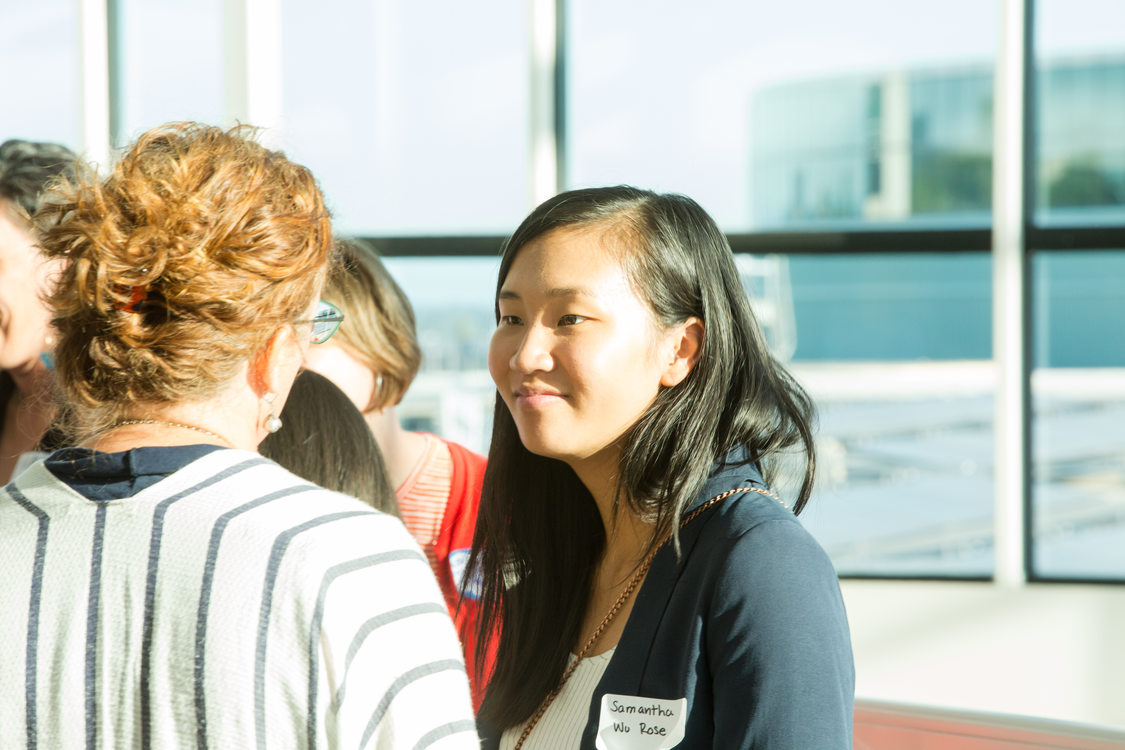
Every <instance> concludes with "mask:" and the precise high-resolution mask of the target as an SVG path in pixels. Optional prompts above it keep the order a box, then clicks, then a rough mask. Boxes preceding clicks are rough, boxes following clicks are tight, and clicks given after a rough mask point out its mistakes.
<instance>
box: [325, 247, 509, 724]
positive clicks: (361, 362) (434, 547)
mask: <svg viewBox="0 0 1125 750" xmlns="http://www.w3.org/2000/svg"><path fill="white" fill-rule="evenodd" d="M337 249H338V253H339V263H338V264H337V266H336V267H334V269H333V272H332V273H331V274H329V277H328V281H327V283H326V284H325V286H324V297H325V298H326V299H328V300H331V302H332V303H333V304H334V305H336V306H337V307H338V308H339V309H340V310H343V311H344V313H345V314H346V315H347V317H348V320H349V325H348V326H347V327H345V328H344V329H343V330H342V331H341V332H340V335H339V336H337V337H336V338H334V339H332V341H331V342H329V343H328V344H326V345H325V346H318V347H316V348H315V349H314V350H311V351H310V352H309V355H308V357H307V363H308V367H309V368H310V369H312V370H315V371H317V372H319V373H320V374H321V375H324V376H325V377H327V378H329V379H330V380H332V381H333V382H334V383H336V385H338V386H339V387H340V389H341V390H343V391H344V393H346V394H348V397H349V398H351V400H352V402H353V403H354V404H355V405H356V407H357V408H358V409H359V410H360V411H361V412H363V415H364V417H365V418H366V419H367V424H368V426H369V427H370V428H371V433H372V434H373V435H374V436H375V440H376V442H378V444H379V449H380V450H381V451H382V453H383V457H384V459H385V460H386V464H387V471H388V473H389V475H390V481H391V485H392V486H393V487H394V488H395V499H396V500H397V502H398V508H399V511H400V513H401V514H402V520H403V523H404V524H406V528H407V530H408V531H410V533H411V535H413V537H414V539H415V540H416V541H417V542H418V544H419V545H421V547H422V551H423V552H425V553H426V557H427V558H428V559H429V561H430V565H431V567H432V568H433V571H434V575H435V576H436V577H437V580H438V584H439V585H440V586H441V590H442V594H443V595H444V597H445V602H446V605H447V606H448V607H449V612H450V614H451V615H452V616H453V620H454V622H455V623H456V625H457V629H458V633H459V634H460V636H461V640H462V643H463V645H464V649H465V658H466V661H467V662H468V664H469V675H470V678H471V679H473V695H474V704H479V702H480V699H482V698H483V696H484V693H483V690H482V682H483V680H480V679H476V678H475V673H476V672H477V671H478V670H477V669H476V656H475V653H476V640H477V636H476V633H475V623H476V611H477V604H476V601H475V598H474V594H473V590H472V587H471V586H468V585H466V576H465V563H466V561H467V560H468V557H469V548H470V547H471V546H472V542H473V529H474V527H475V524H476V517H477V507H478V504H479V502H480V488H481V481H482V479H483V477H484V469H485V458H484V456H480V455H477V454H476V453H473V452H472V451H470V450H469V449H468V448H465V447H464V446H462V445H459V444H458V443H455V442H453V441H451V440H445V439H443V438H441V437H439V436H437V435H431V434H429V433H424V432H413V431H410V430H407V429H405V428H404V427H403V426H402V423H401V422H400V421H399V418H398V414H397V413H396V407H397V406H398V404H399V402H400V401H402V398H403V396H404V395H405V394H406V391H407V389H408V388H409V387H410V384H411V383H412V382H413V381H414V376H415V375H417V374H418V369H419V367H420V366H421V363H422V350H421V348H420V347H419V345H418V334H417V330H416V327H415V322H414V310H413V308H412V306H411V304H410V300H409V299H407V297H406V294H405V293H404V292H403V291H402V289H401V288H400V287H399V285H398V284H397V283H395V280H394V278H392V277H391V274H390V272H389V271H387V268H386V266H384V265H383V263H382V261H381V260H379V256H378V255H377V254H376V252H375V250H374V249H373V248H371V247H369V246H367V245H365V244H363V243H362V242H359V241H357V240H344V239H341V240H338V241H337ZM488 663H489V659H488V658H485V659H484V660H483V662H482V664H484V665H485V669H484V670H483V671H484V673H487V671H488V668H487V664H488Z"/></svg>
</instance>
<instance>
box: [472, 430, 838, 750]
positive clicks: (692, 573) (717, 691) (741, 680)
mask: <svg viewBox="0 0 1125 750" xmlns="http://www.w3.org/2000/svg"><path fill="white" fill-rule="evenodd" d="M735 455H737V456H738V457H739V458H740V459H741V460H742V461H745V452H744V451H740V452H738V453H737V454H732V458H734V456H735ZM748 486H754V487H760V488H765V485H764V483H763V481H762V477H761V475H760V474H759V473H758V471H757V469H756V468H755V467H754V466H753V465H752V464H750V463H746V462H742V463H723V464H719V465H717V467H716V468H715V469H714V470H713V471H712V474H711V477H710V478H709V479H708V481H707V483H706V485H705V486H704V488H703V490H702V491H701V492H700V493H699V495H698V497H696V499H695V501H694V502H693V503H692V506H691V509H689V512H690V510H693V509H695V508H697V507H699V506H700V505H702V504H703V503H704V502H706V501H707V500H709V499H710V498H712V497H714V496H716V495H718V494H720V493H722V492H725V491H726V490H729V489H734V488H736V487H748ZM686 515H687V514H686V513H685V516H686ZM680 543H681V545H682V550H683V557H682V559H681V560H680V561H677V560H676V556H675V553H674V551H673V549H672V546H671V545H670V544H667V545H665V546H664V547H663V548H662V549H661V550H660V552H658V553H657V555H656V557H655V559H654V560H653V563H652V568H651V569H650V570H649V572H648V575H647V576H646V578H645V581H644V583H643V585H642V586H641V589H640V591H639V592H638V594H637V600H636V602H635V603H634V605H633V610H632V613H631V614H630V615H629V621H628V622H627V623H626V626H625V630H624V632H623V633H622V635H621V640H620V641H619V642H618V644H617V649H616V651H615V652H614V654H613V657H612V658H611V660H610V662H609V665H608V666H607V667H606V671H605V674H604V676H603V677H602V680H601V682H600V683H598V687H597V689H596V690H595V691H594V696H593V698H592V699H591V701H590V715H589V721H588V723H587V725H586V731H585V734H584V735H583V738H582V745H581V747H582V748H583V749H584V750H585V749H589V750H593V748H594V741H595V735H596V734H597V730H598V721H599V714H600V711H601V703H602V696H603V695H605V694H607V693H611V694H616V695H630V696H644V697H646V698H663V699H679V698H686V699H687V726H686V729H685V735H684V739H683V741H682V742H681V743H680V744H679V745H677V747H679V748H711V747H714V748H723V749H724V750H728V749H733V748H754V749H755V750H836V749H837V748H850V747H851V746H852V745H851V742H852V700H853V695H854V684H855V672H854V668H853V664H852V650H851V639H850V636H849V634H848V623H847V618H846V616H845V614H844V604H843V600H842V599H841V596H840V586H839V582H838V580H837V577H836V572H835V570H834V569H833V567H832V564H831V562H829V560H828V556H827V555H826V554H825V553H824V551H823V550H822V549H821V547H820V545H818V544H817V542H816V541H815V540H814V539H813V538H812V536H811V535H810V534H809V533H808V532H807V531H805V529H804V527H803V526H801V524H800V522H798V521H797V519H796V518H795V517H794V516H793V514H792V513H790V512H789V511H788V510H786V509H785V508H784V507H782V506H781V504H780V503H778V501H777V500H774V499H773V498H771V497H768V496H765V495H761V494H759V493H756V492H750V493H741V494H738V495H733V496H731V497H729V498H727V499H726V500H723V501H720V502H719V503H716V504H715V505H713V506H712V507H711V508H710V509H708V510H706V511H704V512H703V513H702V514H701V515H700V516H699V517H698V518H696V519H695V520H694V521H692V522H691V523H689V524H688V525H687V526H686V527H684V529H683V530H682V531H681V532H680ZM530 666H531V665H529V667H530ZM480 729H481V736H482V737H483V738H484V739H485V743H484V747H496V746H498V744H499V735H500V733H499V732H496V731H490V730H489V728H488V727H480Z"/></svg>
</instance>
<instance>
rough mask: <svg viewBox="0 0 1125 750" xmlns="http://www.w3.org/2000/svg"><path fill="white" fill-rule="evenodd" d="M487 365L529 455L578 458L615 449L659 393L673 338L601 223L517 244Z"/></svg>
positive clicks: (666, 371)
mask: <svg viewBox="0 0 1125 750" xmlns="http://www.w3.org/2000/svg"><path fill="white" fill-rule="evenodd" d="M499 307H500V323H499V326H498V327H497V329H496V332H495V333H494V334H493V336H492V346H491V348H490V349H489V356H488V369H489V371H490V372H491V373H492V379H493V380H494V381H496V387H497V388H498V389H499V391H500V396H501V398H503V399H504V402H505V403H506V404H507V406H508V409H509V410H511V413H512V418H513V419H514V420H515V423H516V427H517V428H518V429H519V434H520V439H521V440H522V441H523V444H524V445H525V446H526V447H527V449H528V450H530V451H531V452H532V453H536V454H539V455H542V456H548V457H550V458H557V459H560V460H563V461H566V462H568V463H571V464H572V465H573V464H574V463H576V462H581V461H584V460H586V459H589V458H593V457H599V456H601V455H602V454H603V453H604V452H605V451H606V450H613V451H616V450H617V448H616V446H615V443H616V441H617V440H618V438H620V437H621V436H622V435H623V434H624V433H625V432H626V431H627V430H628V429H629V428H630V427H632V426H633V425H634V424H635V423H636V422H637V420H638V419H639V418H640V416H641V415H642V414H643V413H644V412H645V410H646V409H647V408H648V407H649V405H650V404H651V403H652V402H653V400H654V399H655V398H656V394H657V393H658V391H659V390H660V386H661V385H662V384H670V383H662V379H664V378H666V376H667V373H668V368H669V366H670V360H671V358H672V356H673V355H672V354H671V352H672V351H673V343H672V340H671V336H670V334H669V333H668V332H664V331H661V330H660V329H659V328H658V326H657V325H656V322H655V320H654V318H653V315H652V312H651V310H650V308H649V305H648V303H647V302H645V301H644V300H642V299H641V298H640V297H639V296H637V293H636V292H635V291H634V290H633V288H632V286H631V285H630V284H629V281H628V279H627V278H626V276H625V272H624V269H622V267H621V265H620V263H619V262H618V259H617V258H616V257H615V256H614V255H613V253H611V252H610V251H609V250H607V249H606V248H605V246H604V244H603V240H602V231H601V230H599V229H598V228H597V227H594V228H582V229H566V228H564V229H556V230H554V231H552V232H549V233H547V234H545V235H543V236H541V237H538V238H536V239H534V240H532V241H531V242H529V243H527V244H526V245H525V246H524V247H523V248H521V249H520V250H519V251H518V254H517V255H516V258H515V261H514V262H513V263H512V266H511V268H510V269H509V271H508V275H507V277H506V278H505V279H504V282H503V286H502V287H501V289H500V298H499Z"/></svg>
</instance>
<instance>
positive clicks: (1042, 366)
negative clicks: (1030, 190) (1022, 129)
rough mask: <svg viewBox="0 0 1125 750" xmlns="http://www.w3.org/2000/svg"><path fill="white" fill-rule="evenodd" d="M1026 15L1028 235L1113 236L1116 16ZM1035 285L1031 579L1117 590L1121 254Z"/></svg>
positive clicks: (1057, 0) (1122, 85)
mask: <svg viewBox="0 0 1125 750" xmlns="http://www.w3.org/2000/svg"><path fill="white" fill-rule="evenodd" d="M1036 13H1037V18H1036V57H1035V63H1036V68H1035V79H1034V80H1035V86H1036V89H1035V97H1036V98H1035V102H1036V106H1035V124H1036V128H1035V134H1036V140H1035V152H1034V154H1035V162H1034V164H1035V176H1036V181H1035V203H1034V208H1035V211H1034V222H1035V224H1036V225H1037V226H1039V227H1043V228H1047V229H1058V228H1060V227H1064V228H1067V229H1068V230H1070V232H1071V233H1073V234H1075V235H1076V236H1081V232H1082V231H1083V230H1084V229H1085V230H1091V229H1092V230H1101V231H1104V230H1105V229H1106V228H1109V229H1121V228H1122V227H1123V225H1125V5H1122V4H1121V3H1117V2H1112V0H1074V1H1072V0H1040V1H1039V2H1038V3H1037V4H1036ZM1117 247H1118V248H1119V247H1120V246H1119V245H1118V246H1117ZM1032 280H1033V296H1032V330H1031V337H1032V338H1031V345H1032V350H1033V352H1034V370H1033V372H1032V380H1031V384H1032V403H1033V414H1034V422H1033V432H1032V457H1033V466H1032V485H1031V486H1032V503H1033V516H1032V529H1033V536H1032V553H1033V554H1032V574H1033V576H1034V577H1037V578H1045V579H1057V578H1063V579H1083V580H1119V581H1120V580H1125V252H1123V251H1122V250H1120V249H1101V248H1091V249H1085V248H1083V249H1069V250H1064V249H1055V248H1047V249H1044V250H1042V251H1040V252H1036V253H1035V254H1034V256H1033V265H1032Z"/></svg>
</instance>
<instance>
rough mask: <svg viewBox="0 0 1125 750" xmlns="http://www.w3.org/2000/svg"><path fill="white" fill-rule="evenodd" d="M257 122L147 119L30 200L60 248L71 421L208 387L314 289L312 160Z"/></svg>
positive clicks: (323, 240) (326, 241)
mask: <svg viewBox="0 0 1125 750" xmlns="http://www.w3.org/2000/svg"><path fill="white" fill-rule="evenodd" d="M253 136H254V131H253V129H251V128H247V127H245V126H240V127H236V128H233V129H231V130H228V131H224V130H222V129H220V128H216V127H210V126H206V125H201V124H198V123H171V124H168V125H164V126H161V127H158V128H155V129H153V130H150V131H149V132H147V133H145V134H144V135H142V136H141V137H140V138H139V139H138V140H137V142H136V143H135V144H133V146H132V147H131V148H129V149H128V150H127V152H126V153H125V154H124V156H123V157H122V159H121V160H120V161H119V162H118V163H117V164H116V165H115V166H114V168H113V171H112V173H111V174H110V175H109V176H108V177H107V178H106V179H105V180H102V181H100V182H97V181H83V180H76V181H74V182H68V183H65V184H63V185H61V186H59V187H56V189H55V193H54V194H53V195H52V196H51V198H50V200H49V201H48V202H46V203H45V205H44V207H43V208H42V209H41V211H40V212H39V215H38V216H37V223H38V224H39V226H40V230H41V233H42V246H43V249H44V251H45V253H46V254H47V255H48V256H49V257H52V258H60V259H62V260H64V261H65V271H64V272H63V274H62V276H61V278H60V280H59V283H58V285H57V287H56V289H55V291H54V292H53V294H52V295H51V297H50V299H49V301H50V304H51V306H52V308H53V323H54V325H55V327H56V329H57V331H58V344H57V346H56V350H55V361H56V367H57V373H58V376H59V385H60V388H61V390H62V395H63V399H64V401H65V402H66V405H67V406H68V407H69V411H70V412H71V414H72V417H73V418H76V420H77V423H76V424H74V425H71V427H72V428H73V429H75V430H76V431H78V432H79V433H80V434H81V433H86V434H89V433H91V432H96V431H97V430H98V429H103V428H104V427H106V426H108V425H109V424H111V423H112V422H113V421H114V420H116V419H117V418H119V417H120V415H121V414H122V413H125V412H127V411H128V410H130V409H133V408H135V406H134V405H135V404H137V403H147V404H166V403H173V402H178V401H186V400H197V399H202V398H206V397H208V396H210V395H213V394H214V393H216V392H218V391H219V390H221V388H222V387H223V386H224V385H225V384H226V383H228V382H229V380H230V379H231V378H232V377H233V376H234V375H235V373H236V372H237V370H238V368H239V367H240V366H241V365H242V364H243V363H244V362H245V361H246V358H247V353H248V352H253V351H256V350H257V349H258V348H259V347H260V346H261V345H262V344H263V343H264V342H265V340H266V339H268V338H269V336H270V335H271V334H272V333H273V332H274V331H276V330H277V328H278V327H280V326H282V325H284V324H285V323H287V322H290V321H293V320H295V319H296V318H298V317H299V316H300V314H301V313H302V312H303V311H305V310H307V308H308V307H309V305H310V304H311V303H312V300H313V297H314V295H315V294H316V290H317V288H318V287H319V285H320V283H321V280H322V279H323V278H324V274H325V270H324V269H325V266H326V264H327V261H328V258H329V254H330V252H331V225H330V220H329V215H328V211H327V210H326V209H325V207H324V201H323V198H322V197H321V194H320V190H319V189H318V187H317V185H316V181H315V180H314V179H313V176H312V174H311V173H310V172H309V171H308V170H307V169H306V168H304V167H302V166H300V165H298V164H294V163H293V162H290V161H289V160H288V159H286V158H285V156H284V155H283V154H281V153H280V152H277V151H270V150H267V149H266V148H264V147H263V146H261V145H259V144H258V143H256V142H255V141H254V140H253Z"/></svg>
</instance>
